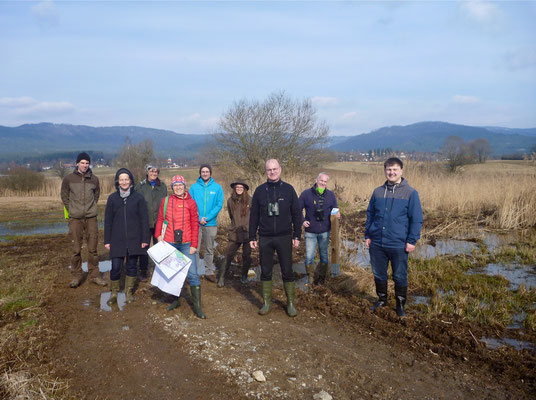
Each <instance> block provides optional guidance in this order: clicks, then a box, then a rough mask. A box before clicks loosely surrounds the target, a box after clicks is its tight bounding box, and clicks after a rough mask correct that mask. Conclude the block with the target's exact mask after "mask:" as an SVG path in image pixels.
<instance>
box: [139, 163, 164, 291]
mask: <svg viewBox="0 0 536 400" xmlns="http://www.w3.org/2000/svg"><path fill="white" fill-rule="evenodd" d="M145 173H146V174H147V177H146V178H145V179H144V180H143V181H141V182H139V183H138V184H137V185H136V186H135V187H134V190H135V191H136V192H138V193H141V194H142V195H143V197H144V198H145V202H146V203H147V213H148V215H149V230H150V231H151V238H152V240H153V244H156V243H158V239H157V237H158V235H155V231H154V228H155V226H156V219H157V218H158V211H159V210H160V204H161V203H162V199H164V198H165V197H166V196H167V188H166V185H164V184H163V183H162V182H161V181H160V178H158V174H159V173H160V168H158V167H156V166H154V165H152V164H147V165H146V166H145ZM148 266H149V256H148V255H146V254H144V255H140V280H141V281H143V282H145V281H146V280H147V269H148Z"/></svg>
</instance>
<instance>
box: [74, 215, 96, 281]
mask: <svg viewBox="0 0 536 400" xmlns="http://www.w3.org/2000/svg"><path fill="white" fill-rule="evenodd" d="M84 232H85V234H86V241H87V252H88V259H87V269H88V272H89V276H94V275H96V274H97V273H98V272H99V256H98V254H97V240H98V235H99V227H98V224H97V217H91V218H69V233H70V235H71V240H72V245H73V247H72V256H71V271H72V273H73V274H74V275H77V276H78V275H80V274H81V273H82V244H83V241H84Z"/></svg>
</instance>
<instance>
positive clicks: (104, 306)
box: [100, 292, 126, 311]
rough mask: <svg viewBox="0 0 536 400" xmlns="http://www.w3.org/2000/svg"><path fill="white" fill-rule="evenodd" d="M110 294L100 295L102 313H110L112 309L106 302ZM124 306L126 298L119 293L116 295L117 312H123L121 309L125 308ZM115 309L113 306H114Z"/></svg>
mask: <svg viewBox="0 0 536 400" xmlns="http://www.w3.org/2000/svg"><path fill="white" fill-rule="evenodd" d="M111 294H112V293H111V292H104V293H101V295H100V309H101V310H102V311H112V307H110V306H109V305H108V304H107V303H106V302H107V301H108V300H109V299H110V295H111ZM125 304H126V296H125V294H124V293H123V292H119V293H118V294H117V307H119V311H121V310H123V307H125ZM114 307H115V306H114Z"/></svg>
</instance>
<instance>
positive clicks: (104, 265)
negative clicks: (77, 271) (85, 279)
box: [82, 260, 112, 272]
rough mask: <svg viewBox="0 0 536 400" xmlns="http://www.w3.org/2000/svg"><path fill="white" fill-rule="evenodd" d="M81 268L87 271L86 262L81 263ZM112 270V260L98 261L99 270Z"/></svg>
mask: <svg viewBox="0 0 536 400" xmlns="http://www.w3.org/2000/svg"><path fill="white" fill-rule="evenodd" d="M82 270H83V271H84V272H87V262H83V263H82ZM111 270H112V260H104V261H99V271H100V272H108V271H111Z"/></svg>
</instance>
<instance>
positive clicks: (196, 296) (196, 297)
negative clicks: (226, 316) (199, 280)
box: [190, 286, 207, 319]
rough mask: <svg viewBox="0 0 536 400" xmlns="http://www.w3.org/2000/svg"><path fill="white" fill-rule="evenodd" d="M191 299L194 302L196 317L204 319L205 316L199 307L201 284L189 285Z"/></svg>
mask: <svg viewBox="0 0 536 400" xmlns="http://www.w3.org/2000/svg"><path fill="white" fill-rule="evenodd" d="M190 293H192V301H193V303H194V313H195V315H197V317H198V318H201V319H205V318H206V317H207V316H206V315H205V313H204V312H203V309H202V308H201V286H190Z"/></svg>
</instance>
